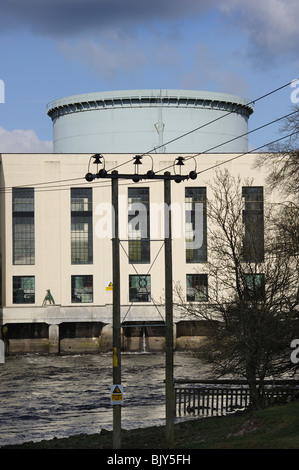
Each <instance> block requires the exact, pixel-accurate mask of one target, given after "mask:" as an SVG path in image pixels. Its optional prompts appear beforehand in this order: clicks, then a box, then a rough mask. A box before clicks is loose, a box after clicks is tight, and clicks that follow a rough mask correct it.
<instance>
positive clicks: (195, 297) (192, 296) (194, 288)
mask: <svg viewBox="0 0 299 470" xmlns="http://www.w3.org/2000/svg"><path fill="white" fill-rule="evenodd" d="M186 284H187V301H188V302H207V300H208V275H207V274H187V275H186Z"/></svg>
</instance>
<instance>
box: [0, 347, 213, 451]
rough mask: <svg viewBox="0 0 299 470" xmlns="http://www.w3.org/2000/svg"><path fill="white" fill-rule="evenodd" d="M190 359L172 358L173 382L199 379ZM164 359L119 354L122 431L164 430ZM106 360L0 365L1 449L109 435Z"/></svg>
mask: <svg viewBox="0 0 299 470" xmlns="http://www.w3.org/2000/svg"><path fill="white" fill-rule="evenodd" d="M206 374H208V371H207V368H206V367H204V366H203V365H201V364H200V362H199V360H198V359H197V358H196V357H195V356H193V355H192V354H191V353H185V352H176V353H175V354H174V377H175V379H194V378H196V379H197V378H199V377H200V378H204V377H205V376H206ZM164 379H165V355H164V354H162V353H161V354H150V353H145V354H140V353H138V354H137V353H136V354H134V353H133V354H132V353H131V354H130V353H129V354H123V355H122V384H123V387H124V404H123V406H122V428H124V429H133V428H139V427H148V426H155V425H162V424H165V383H164ZM112 384H113V382H112V357H111V354H99V355H65V356H40V355H21V356H11V357H7V358H6V361H5V363H4V364H0V403H1V407H0V427H1V428H0V429H1V431H0V447H2V446H4V445H7V444H19V443H22V442H28V441H40V440H43V439H52V438H53V437H57V438H61V437H68V436H71V435H74V434H81V433H86V434H92V433H99V432H100V431H101V429H106V430H112V428H113V425H112V415H113V411H112V406H111V404H110V386H111V385H112Z"/></svg>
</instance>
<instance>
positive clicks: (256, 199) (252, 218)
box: [242, 186, 264, 263]
mask: <svg viewBox="0 0 299 470" xmlns="http://www.w3.org/2000/svg"><path fill="white" fill-rule="evenodd" d="M242 196H243V198H244V210H243V222H244V229H245V230H244V261H248V262H252V263H254V262H255V263H260V262H263V261H264V196H263V187H262V186H248V187H243V188H242Z"/></svg>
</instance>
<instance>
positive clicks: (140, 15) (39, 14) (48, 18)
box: [0, 0, 218, 37]
mask: <svg viewBox="0 0 299 470" xmlns="http://www.w3.org/2000/svg"><path fill="white" fill-rule="evenodd" d="M215 3H218V2H217V1H213V0H209V1H207V0H201V1H200V0H184V1H182V0H151V1H149V0H26V1H25V0H1V6H0V27H1V29H2V30H7V29H8V28H9V29H14V28H17V27H20V26H22V27H25V28H29V29H30V30H31V31H33V32H34V33H35V34H39V35H46V36H58V37H67V36H75V35H78V34H80V33H86V32H95V31H103V30H105V29H108V28H111V27H117V28H122V27H129V26H130V25H131V26H137V25H138V24H139V23H140V24H142V25H144V24H145V23H148V22H151V21H154V20H175V19H177V18H183V17H190V16H193V15H197V14H201V13H202V12H204V11H205V10H206V9H208V8H209V9H210V8H211V7H212V6H213V5H214V4H215Z"/></svg>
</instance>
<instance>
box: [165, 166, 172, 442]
mask: <svg viewBox="0 0 299 470" xmlns="http://www.w3.org/2000/svg"><path fill="white" fill-rule="evenodd" d="M164 174H165V179H164V210H165V214H164V230H165V245H164V246H165V252H164V253H165V320H166V334H165V352H166V362H165V395H166V446H167V448H168V449H173V447H174V386H173V385H174V384H173V299H172V240H171V236H172V235H171V181H170V179H169V178H167V176H168V177H169V176H170V173H169V172H166V173H164Z"/></svg>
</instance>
